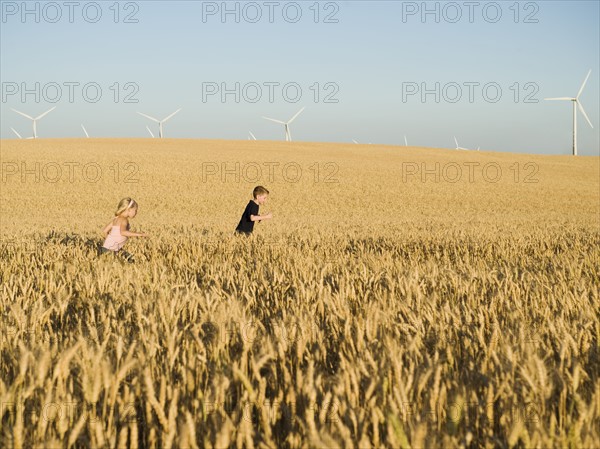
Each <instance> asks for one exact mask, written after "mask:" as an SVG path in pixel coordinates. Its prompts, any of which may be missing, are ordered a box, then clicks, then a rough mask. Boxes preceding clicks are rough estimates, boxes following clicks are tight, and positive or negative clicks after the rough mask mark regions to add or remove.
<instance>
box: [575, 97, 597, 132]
mask: <svg viewBox="0 0 600 449" xmlns="http://www.w3.org/2000/svg"><path fill="white" fill-rule="evenodd" d="M576 103H577V106H578V107H579V110H580V111H581V113H582V114H583V116H584V117H585V119H586V120H587V122H588V123H589V124H590V126H591V127H592V128H594V125H592V122H590V119H589V117H588V116H587V114H586V113H585V111H584V110H583V106H581V103H580V102H578V101H576Z"/></svg>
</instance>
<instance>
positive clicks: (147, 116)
mask: <svg viewBox="0 0 600 449" xmlns="http://www.w3.org/2000/svg"><path fill="white" fill-rule="evenodd" d="M138 114H140V115H143V116H144V117H146V118H149V119H150V120H152V121H154V122H156V123H160V120H157V119H155V118H154V117H150V116H149V115H146V114H142V113H141V112H138Z"/></svg>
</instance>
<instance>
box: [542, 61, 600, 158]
mask: <svg viewBox="0 0 600 449" xmlns="http://www.w3.org/2000/svg"><path fill="white" fill-rule="evenodd" d="M591 73H592V71H591V70H590V71H589V72H588V74H587V76H586V77H585V80H583V84H582V85H581V88H580V89H579V92H578V93H577V96H576V97H575V98H571V97H559V98H544V100H565V101H572V102H573V156H577V108H579V110H580V111H581V113H582V114H583V116H584V117H585V119H586V120H587V122H588V123H589V124H590V126H591V127H592V128H594V125H592V122H590V119H589V118H588V116H587V114H586V113H585V111H584V109H583V106H582V105H581V102H580V101H579V97H580V96H581V92H583V88H584V87H585V83H587V80H588V78H589V77H590V75H591Z"/></svg>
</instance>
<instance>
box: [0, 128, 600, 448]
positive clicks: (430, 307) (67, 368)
mask: <svg viewBox="0 0 600 449" xmlns="http://www.w3.org/2000/svg"><path fill="white" fill-rule="evenodd" d="M533 150H537V149H532V151H533ZM0 156H1V162H2V180H1V184H0V187H1V192H0V207H1V219H0V237H1V252H0V260H1V264H0V280H1V291H0V294H1V296H0V314H1V318H0V320H1V321H0V326H1V328H0V329H1V334H0V345H1V347H0V379H1V381H0V403H1V407H2V408H1V410H0V414H1V416H0V425H1V431H0V446H2V447H6V448H12V447H14V448H29V447H36V448H72V447H77V448H79V447H81V448H83V447H94V448H96V447H106V448H109V447H110V448H113V447H118V448H146V447H149V448H213V447H214V448H229V447H232V448H242V447H246V448H253V447H254V448H279V447H283V448H338V447H339V448H352V447H353V448H361V449H362V448H369V447H387V448H453V447H464V448H480V447H481V448H497V447H499V448H512V447H518V448H563V447H565V448H566V447H572V448H596V447H598V444H599V442H600V430H599V429H600V376H599V374H600V342H599V340H598V335H599V333H600V317H599V304H600V294H599V286H600V179H599V178H600V160H599V158H598V157H573V156H539V155H525V154H513V153H493V152H487V151H480V152H477V151H459V150H450V149H430V148H418V147H393V146H381V145H354V144H319V143H299V142H294V143H286V142H262V141H206V140H183V139H182V140H171V139H163V140H159V139H64V140H58V139H56V140H43V139H38V140H28V141H25V140H21V141H17V140H3V141H2V142H1V152H0ZM256 185H264V186H265V187H266V188H267V189H269V191H270V195H269V199H268V200H267V203H266V205H265V206H263V207H261V210H260V213H261V214H262V213H266V212H273V219H272V220H269V221H265V222H261V223H257V224H256V225H255V231H254V234H253V235H252V236H251V237H250V238H247V239H246V238H241V237H237V236H234V235H233V231H234V229H235V227H236V225H237V223H238V221H239V219H240V216H241V214H242V212H243V210H244V207H245V206H246V204H247V202H248V201H249V200H250V198H251V193H252V189H253V188H254V187H255V186H256ZM127 196H131V197H132V198H134V199H135V200H136V201H137V202H138V203H139V211H138V215H137V217H136V218H135V219H133V220H132V221H131V226H132V230H134V231H143V232H147V233H149V234H150V235H151V237H150V238H148V239H144V238H131V239H130V240H129V241H128V242H127V244H126V247H125V248H126V249H127V251H129V252H130V253H132V254H133V255H134V257H135V260H136V262H135V263H134V264H127V263H125V262H123V261H122V260H120V259H118V258H115V257H112V256H111V255H104V256H102V257H99V256H98V253H97V249H98V246H100V245H101V244H102V236H101V233H100V231H101V229H102V228H103V227H104V226H105V225H106V223H108V221H109V220H110V219H111V218H112V217H113V213H114V210H115V208H116V206H117V203H118V201H119V200H120V199H121V198H123V197H127Z"/></svg>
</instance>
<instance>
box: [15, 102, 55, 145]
mask: <svg viewBox="0 0 600 449" xmlns="http://www.w3.org/2000/svg"><path fill="white" fill-rule="evenodd" d="M11 109H12V108H11ZM54 109H56V106H54V107H53V108H51V109H48V110H47V111H46V112H44V113H43V114H41V115H38V116H37V117H35V118H34V117H31V116H30V115H27V114H25V113H23V112H20V111H17V110H16V109H13V111H15V112H16V113H17V114H20V115H22V116H23V117H26V118H28V119H29V120H31V121H33V138H34V139H37V127H36V122H37V121H38V120H39V119H41V118H42V117H44V116H45V115H46V114H48V113H49V112H51V111H53V110H54Z"/></svg>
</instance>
